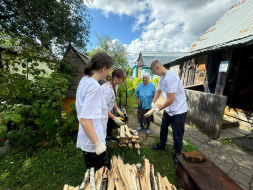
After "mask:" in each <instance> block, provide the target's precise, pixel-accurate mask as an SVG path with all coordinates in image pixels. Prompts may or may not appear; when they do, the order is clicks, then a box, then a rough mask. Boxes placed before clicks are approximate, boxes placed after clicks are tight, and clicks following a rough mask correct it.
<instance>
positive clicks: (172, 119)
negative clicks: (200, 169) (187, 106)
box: [160, 111, 187, 155]
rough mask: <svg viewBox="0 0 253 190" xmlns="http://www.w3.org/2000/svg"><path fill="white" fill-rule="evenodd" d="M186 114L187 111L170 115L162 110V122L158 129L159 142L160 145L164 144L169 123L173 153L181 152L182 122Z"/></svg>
mask: <svg viewBox="0 0 253 190" xmlns="http://www.w3.org/2000/svg"><path fill="white" fill-rule="evenodd" d="M186 114H187V112H185V113H181V114H177V115H173V116H170V115H169V114H168V113H167V112H166V111H164V112H163V119H162V124H161V131H160V144H161V145H162V146H165V145H166V141H167V136H168V127H169V126H170V125H171V126H172V134H173V140H174V150H175V155H177V154H179V153H181V151H182V145H183V136H184V122H185V118H186Z"/></svg>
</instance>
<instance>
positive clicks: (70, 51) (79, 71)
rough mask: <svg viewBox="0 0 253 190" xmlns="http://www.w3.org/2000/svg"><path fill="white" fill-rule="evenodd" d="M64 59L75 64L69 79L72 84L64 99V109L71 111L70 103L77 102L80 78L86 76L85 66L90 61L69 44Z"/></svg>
mask: <svg viewBox="0 0 253 190" xmlns="http://www.w3.org/2000/svg"><path fill="white" fill-rule="evenodd" d="M63 59H66V60H67V61H68V62H69V64H71V65H75V67H74V68H73V75H72V79H71V80H70V81H69V82H70V86H69V89H68V91H67V93H66V98H65V99H64V109H65V111H66V112H69V111H71V108H70V105H71V104H73V103H75V100H76V90H77V87H78V84H79V82H80V80H81V79H82V77H83V76H84V74H83V71H84V67H85V65H86V63H88V61H89V58H88V57H87V56H86V55H84V54H83V53H81V52H80V51H78V50H77V49H76V48H75V47H74V46H73V45H71V44H69V46H68V47H67V50H66V52H65V55H64V57H63Z"/></svg>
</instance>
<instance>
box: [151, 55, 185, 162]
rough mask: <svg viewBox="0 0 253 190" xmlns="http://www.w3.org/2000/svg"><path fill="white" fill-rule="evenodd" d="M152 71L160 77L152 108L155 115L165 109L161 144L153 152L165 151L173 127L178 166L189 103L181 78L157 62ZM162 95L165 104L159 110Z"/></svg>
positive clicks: (154, 147) (153, 64) (152, 65)
mask: <svg viewBox="0 0 253 190" xmlns="http://www.w3.org/2000/svg"><path fill="white" fill-rule="evenodd" d="M150 69H151V70H152V71H153V73H154V74H156V75H158V76H160V77H161V78H160V81H159V85H158V88H157V91H156V94H155V96H154V99H153V101H152V104H151V105H152V108H155V112H154V114H156V113H157V112H159V111H160V110H162V109H164V112H163V118H162V123H161V131H160V143H158V144H157V145H154V146H153V147H152V149H153V150H165V145H166V141H167V135H168V127H169V125H171V126H172V134H173V140H174V151H175V153H174V165H175V166H177V164H178V158H177V156H178V155H179V154H181V151H182V145H183V136H184V123H185V119H186V114H187V103H186V96H185V92H184V87H183V84H182V82H181V81H180V78H179V77H178V76H177V75H176V74H175V73H173V72H172V71H170V70H167V69H166V68H165V67H164V66H163V64H162V63H161V62H160V61H158V60H155V61H153V62H152V63H151V66H150ZM161 93H162V94H163V96H164V98H165V102H164V103H163V105H161V106H160V107H159V108H157V107H156V106H155V102H156V101H157V99H158V98H159V97H160V95H161Z"/></svg>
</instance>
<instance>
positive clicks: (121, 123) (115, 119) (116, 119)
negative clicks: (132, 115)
mask: <svg viewBox="0 0 253 190" xmlns="http://www.w3.org/2000/svg"><path fill="white" fill-rule="evenodd" d="M112 120H113V121H114V122H115V123H116V124H117V125H119V126H121V125H125V123H124V122H123V121H121V120H123V118H120V117H114V118H113V119H112Z"/></svg>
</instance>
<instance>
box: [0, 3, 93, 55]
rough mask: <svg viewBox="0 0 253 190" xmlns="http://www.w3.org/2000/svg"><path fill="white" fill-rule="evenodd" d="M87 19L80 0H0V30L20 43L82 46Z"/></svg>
mask: <svg viewBox="0 0 253 190" xmlns="http://www.w3.org/2000/svg"><path fill="white" fill-rule="evenodd" d="M90 22H91V19H90V16H89V14H88V12H87V10H86V6H85V5H84V2H83V0H0V32H1V33H3V32H4V33H6V34H7V35H8V36H9V37H10V38H18V39H19V40H20V43H21V44H26V45H27V44H28V45H34V44H36V43H38V41H39V42H40V44H41V45H42V47H44V48H46V49H48V50H50V48H51V47H52V45H54V46H56V47H58V48H61V49H63V48H65V47H66V46H67V45H68V43H69V42H72V43H73V44H74V45H75V46H76V47H79V48H85V47H86V44H87V42H89V40H88V37H89V29H90Z"/></svg>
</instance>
